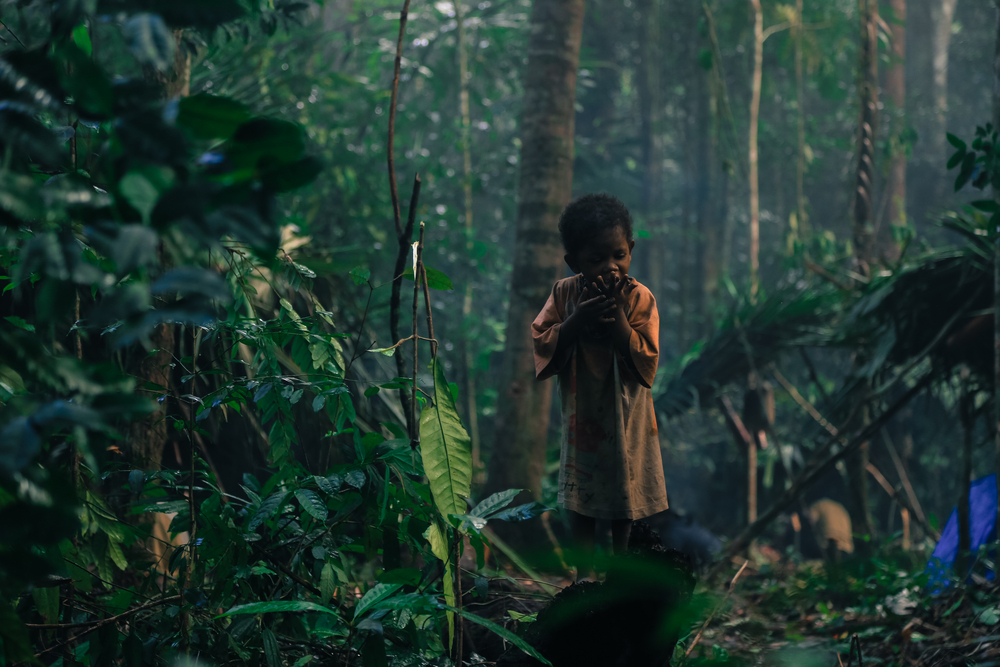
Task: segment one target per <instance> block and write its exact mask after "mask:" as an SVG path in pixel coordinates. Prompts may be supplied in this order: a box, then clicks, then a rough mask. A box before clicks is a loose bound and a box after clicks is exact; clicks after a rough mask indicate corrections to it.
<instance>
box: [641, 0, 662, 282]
mask: <svg viewBox="0 0 1000 667" xmlns="http://www.w3.org/2000/svg"><path fill="white" fill-rule="evenodd" d="M637 7H638V10H639V13H640V14H641V15H642V16H643V21H644V25H643V26H642V28H641V29H640V31H639V47H640V49H641V53H642V71H641V73H640V75H639V80H638V88H639V121H640V125H641V132H642V165H643V169H642V213H643V216H644V217H645V219H646V229H647V230H648V231H649V239H647V240H646V241H645V242H644V243H643V245H645V246H646V251H645V253H644V254H645V256H646V266H645V269H646V280H647V281H648V282H647V287H649V289H650V290H652V292H653V294H654V295H659V293H660V289H661V288H662V282H663V280H662V277H663V273H662V270H661V265H662V263H663V257H662V248H663V245H664V244H663V239H662V234H663V220H662V217H661V210H662V207H661V206H660V202H661V201H662V193H661V190H662V187H663V139H662V134H661V130H662V127H661V126H662V123H661V115H662V109H663V103H662V97H661V94H660V93H661V90H660V58H661V55H660V48H659V44H660V0H641V1H640V2H639V3H638V5H637Z"/></svg>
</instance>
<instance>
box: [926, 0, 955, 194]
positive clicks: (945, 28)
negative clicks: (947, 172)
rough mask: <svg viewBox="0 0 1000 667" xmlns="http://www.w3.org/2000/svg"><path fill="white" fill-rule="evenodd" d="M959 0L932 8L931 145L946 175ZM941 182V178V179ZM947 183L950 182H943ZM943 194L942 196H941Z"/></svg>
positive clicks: (944, 1) (941, 1)
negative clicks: (950, 76) (951, 53)
mask: <svg viewBox="0 0 1000 667" xmlns="http://www.w3.org/2000/svg"><path fill="white" fill-rule="evenodd" d="M956 4H958V0H935V2H934V3H933V4H932V6H931V23H932V27H931V53H932V60H931V66H932V67H933V70H934V77H933V86H934V91H933V94H934V127H933V130H932V132H931V137H930V146H931V149H932V151H933V155H932V156H931V160H932V162H933V164H934V165H935V167H936V168H938V169H939V170H940V173H941V174H942V176H943V175H944V163H945V161H946V160H947V159H948V144H947V138H946V136H945V135H946V133H947V127H948V48H949V47H950V46H951V26H952V23H953V19H954V18H955V5H956ZM939 180H941V179H939ZM941 182H942V183H947V179H944V180H941ZM942 194H943V193H942Z"/></svg>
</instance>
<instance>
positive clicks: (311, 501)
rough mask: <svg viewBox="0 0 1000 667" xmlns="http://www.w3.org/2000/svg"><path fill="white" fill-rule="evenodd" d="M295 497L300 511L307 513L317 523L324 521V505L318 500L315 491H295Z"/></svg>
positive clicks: (325, 511) (325, 515) (325, 513)
mask: <svg viewBox="0 0 1000 667" xmlns="http://www.w3.org/2000/svg"><path fill="white" fill-rule="evenodd" d="M295 497H296V498H298V499H299V504H301V505H302V509H304V510H305V511H306V512H308V513H309V514H310V515H311V516H312V517H313V518H314V519H316V520H317V521H326V517H327V514H328V512H327V509H326V503H324V502H323V501H322V500H320V497H319V496H317V495H316V492H315V491H310V490H309V489H296V490H295Z"/></svg>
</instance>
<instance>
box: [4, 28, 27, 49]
mask: <svg viewBox="0 0 1000 667" xmlns="http://www.w3.org/2000/svg"><path fill="white" fill-rule="evenodd" d="M0 26H3V29H4V30H6V31H7V32H9V33H10V35H11V37H13V38H14V39H16V40H17V43H18V44H20V45H21V48H22V49H24V50H25V51H27V50H28V47H27V46H25V45H24V42H22V41H21V38H20V37H18V36H17V35H15V34H14V31H13V30H11V29H10V28H8V27H7V24H6V23H4V22H3V21H0Z"/></svg>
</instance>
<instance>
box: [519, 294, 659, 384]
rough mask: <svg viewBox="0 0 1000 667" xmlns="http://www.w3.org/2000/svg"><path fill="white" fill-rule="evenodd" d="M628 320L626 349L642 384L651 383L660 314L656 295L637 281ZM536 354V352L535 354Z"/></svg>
mask: <svg viewBox="0 0 1000 667" xmlns="http://www.w3.org/2000/svg"><path fill="white" fill-rule="evenodd" d="M629 305H630V310H629V314H628V323H629V326H631V327H632V335H631V336H630V337H629V342H628V343H629V345H628V346H629V351H630V352H631V353H632V360H631V361H632V366H633V368H634V370H635V371H636V373H637V374H638V377H637V378H636V379H637V380H638V381H639V383H640V384H642V385H643V386H644V387H652V386H653V380H655V379H656V365H657V363H658V361H659V358H660V314H659V312H658V311H657V310H656V299H655V298H653V293H652V292H650V291H649V289H647V288H646V287H645V286H644V285H642V284H640V283H636V285H635V288H633V290H632V294H631V302H630V304H629ZM536 358H537V356H536Z"/></svg>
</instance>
